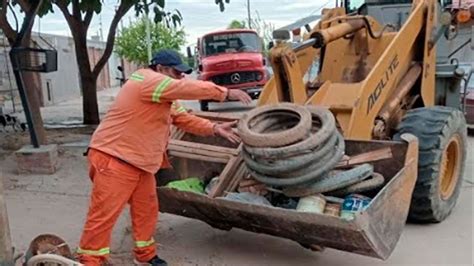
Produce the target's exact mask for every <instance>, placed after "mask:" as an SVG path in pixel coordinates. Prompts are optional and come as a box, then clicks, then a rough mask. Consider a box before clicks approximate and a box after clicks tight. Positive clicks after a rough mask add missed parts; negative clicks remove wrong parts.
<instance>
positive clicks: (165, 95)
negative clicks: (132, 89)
mask: <svg viewBox="0 0 474 266" xmlns="http://www.w3.org/2000/svg"><path fill="white" fill-rule="evenodd" d="M141 97H142V100H144V101H146V102H155V103H161V102H172V101H174V100H216V101H224V100H225V98H226V97H227V89H226V88H224V87H221V86H218V85H216V84H214V83H212V82H208V81H200V80H190V79H180V80H176V79H172V78H170V77H168V76H165V75H162V74H158V73H157V74H156V75H153V76H152V77H149V78H148V79H145V80H144V81H143V87H142V96H141Z"/></svg>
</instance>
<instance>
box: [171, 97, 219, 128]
mask: <svg viewBox="0 0 474 266" xmlns="http://www.w3.org/2000/svg"><path fill="white" fill-rule="evenodd" d="M171 118H172V120H173V125H175V126H176V127H178V128H179V129H181V130H184V131H185V132H188V133H191V134H194V135H198V136H204V137H207V136H213V135H214V123H212V122H211V121H209V120H207V119H204V118H201V117H198V116H195V115H193V114H190V113H188V111H187V110H186V109H185V108H184V107H183V106H181V105H180V104H179V103H177V102H176V101H174V102H173V104H172V105H171Z"/></svg>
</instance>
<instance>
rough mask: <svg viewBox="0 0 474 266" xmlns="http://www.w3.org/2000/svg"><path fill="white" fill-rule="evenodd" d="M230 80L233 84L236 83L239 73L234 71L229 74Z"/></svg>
mask: <svg viewBox="0 0 474 266" xmlns="http://www.w3.org/2000/svg"><path fill="white" fill-rule="evenodd" d="M230 81H232V83H234V84H237V83H239V82H240V75H239V73H234V74H232V75H231V76H230Z"/></svg>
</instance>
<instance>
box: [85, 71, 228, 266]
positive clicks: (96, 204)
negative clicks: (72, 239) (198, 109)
mask: <svg viewBox="0 0 474 266" xmlns="http://www.w3.org/2000/svg"><path fill="white" fill-rule="evenodd" d="M226 95H227V89H225V88H223V87H220V86H217V85H215V84H213V83H210V82H204V81H196V80H174V79H172V78H170V77H167V76H165V75H162V74H160V73H157V72H155V71H153V70H151V69H141V70H138V71H136V72H135V73H134V74H132V75H131V78H130V79H129V80H128V81H127V82H126V83H125V84H124V86H123V87H122V89H121V91H120V93H119V94H118V95H117V99H116V100H115V102H114V103H113V104H112V106H111V107H110V109H109V111H108V112H107V114H106V116H105V118H104V119H103V120H102V122H101V123H100V125H99V127H98V128H97V130H96V131H95V132H94V134H93V136H92V140H91V144H90V146H89V148H90V150H89V154H88V159H89V165H90V167H89V176H90V178H91V180H92V182H93V188H92V194H91V201H90V206H89V211H88V214H87V220H86V223H85V226H84V231H83V234H82V237H81V241H80V245H79V248H78V251H77V253H78V255H79V260H80V262H81V263H83V264H85V265H100V264H101V263H102V262H104V261H105V260H107V258H108V255H109V253H110V247H109V244H110V238H111V233H112V228H113V226H114V224H115V222H116V221H117V218H118V217H119V215H120V213H121V211H122V210H123V208H124V207H125V204H126V203H129V204H130V212H131V217H132V227H133V238H134V241H135V248H134V253H135V257H136V259H137V260H138V261H140V262H146V261H148V260H150V259H151V258H153V257H154V256H155V255H156V247H155V241H154V239H153V234H154V232H155V228H156V223H157V220H158V211H159V209H158V198H157V195H156V181H155V177H154V173H156V172H157V171H158V170H159V168H160V167H161V166H162V163H163V160H165V161H167V160H166V154H165V152H166V147H167V143H168V138H169V134H170V132H169V131H170V124H171V123H173V124H175V125H176V126H178V127H180V128H182V129H183V130H185V131H187V132H190V133H194V134H199V135H213V124H212V123H211V122H210V121H208V120H206V119H202V118H198V117H195V116H192V115H191V114H188V113H187V112H186V110H185V109H184V108H183V107H181V106H180V105H179V104H177V103H176V102H175V100H177V99H184V100H186V99H214V100H217V101H223V100H224V99H225V97H226ZM165 164H167V162H165Z"/></svg>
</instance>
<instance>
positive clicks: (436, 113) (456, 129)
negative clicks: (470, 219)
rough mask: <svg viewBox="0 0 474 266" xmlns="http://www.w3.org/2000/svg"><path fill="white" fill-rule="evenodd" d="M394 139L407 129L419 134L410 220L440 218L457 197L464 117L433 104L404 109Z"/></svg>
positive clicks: (463, 152)
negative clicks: (405, 110)
mask: <svg viewBox="0 0 474 266" xmlns="http://www.w3.org/2000/svg"><path fill="white" fill-rule="evenodd" d="M397 130H398V132H397V133H396V135H395V136H394V139H396V140H400V139H401V138H400V137H401V135H402V134H404V133H410V134H413V135H415V136H416V137H418V141H419V156H418V179H417V181H416V185H415V189H414V191H413V195H412V200H411V205H410V212H409V215H408V219H409V221H413V222H419V223H432V222H435V223H436V222H441V221H443V220H444V219H446V217H448V216H449V214H450V213H451V211H452V210H453V208H454V206H455V205H456V201H457V199H458V196H459V193H460V190H461V184H462V177H463V174H464V166H465V163H466V145H467V141H466V140H467V136H466V121H465V118H464V116H463V114H462V112H460V111H459V110H456V109H453V108H449V107H444V106H434V107H426V108H418V109H413V110H410V111H408V112H407V114H406V115H405V117H404V118H403V120H402V122H401V123H400V124H399V126H398V129H397Z"/></svg>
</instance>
